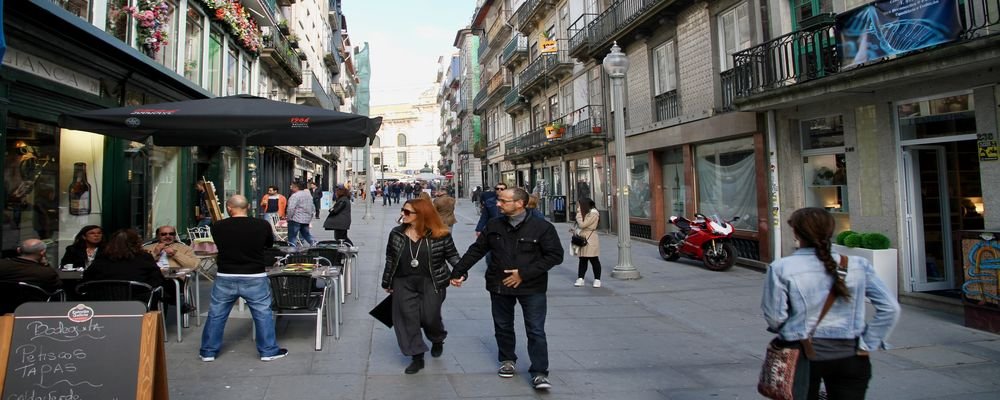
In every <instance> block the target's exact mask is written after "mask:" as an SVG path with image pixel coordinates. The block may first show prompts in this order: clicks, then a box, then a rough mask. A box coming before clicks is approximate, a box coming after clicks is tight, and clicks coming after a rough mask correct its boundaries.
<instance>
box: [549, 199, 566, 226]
mask: <svg viewBox="0 0 1000 400" xmlns="http://www.w3.org/2000/svg"><path fill="white" fill-rule="evenodd" d="M552 222H566V196H552Z"/></svg>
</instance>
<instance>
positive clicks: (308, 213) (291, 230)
mask: <svg viewBox="0 0 1000 400" xmlns="http://www.w3.org/2000/svg"><path fill="white" fill-rule="evenodd" d="M291 189H292V195H291V196H290V197H289V198H288V210H287V213H286V215H287V218H288V243H289V244H290V245H292V246H295V245H296V244H297V242H298V239H299V235H300V234H301V235H302V241H304V242H305V243H306V245H308V246H312V243H313V240H312V234H311V233H309V223H310V222H312V219H313V215H314V214H315V213H316V209H315V207H313V200H312V195H311V194H309V191H308V190H305V189H306V185H305V183H302V182H292V185H291Z"/></svg>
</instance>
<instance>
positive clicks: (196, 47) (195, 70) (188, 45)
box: [184, 3, 205, 85]
mask: <svg viewBox="0 0 1000 400" xmlns="http://www.w3.org/2000/svg"><path fill="white" fill-rule="evenodd" d="M202 18H203V17H202V15H201V13H199V12H198V11H197V7H195V5H194V4H193V3H188V11H187V22H186V23H185V36H184V77H185V78H187V79H188V80H190V81H191V82H194V83H196V84H198V85H201V56H202V40H203V39H204V36H203V35H204V33H205V30H204V28H203V27H202Z"/></svg>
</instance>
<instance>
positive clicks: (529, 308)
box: [451, 188, 563, 390]
mask: <svg viewBox="0 0 1000 400" xmlns="http://www.w3.org/2000/svg"><path fill="white" fill-rule="evenodd" d="M496 201H497V206H498V207H499V208H500V212H501V213H503V215H504V216H505V217H504V218H495V219H492V220H489V222H487V224H486V227H485V228H484V229H483V231H482V232H481V234H480V235H479V236H478V237H477V238H476V241H475V243H473V244H472V245H471V246H469V250H468V251H466V252H465V256H463V257H462V260H461V261H459V262H458V265H455V268H453V269H452V271H451V278H452V279H451V284H452V285H454V286H462V282H463V281H464V279H463V278H462V276H463V275H465V274H466V273H467V272H468V271H469V269H470V268H472V266H473V265H475V264H476V262H478V261H479V260H480V259H482V258H483V257H485V256H486V255H487V254H489V258H488V259H487V260H486V290H487V291H489V292H490V304H491V306H492V311H493V329H494V331H495V332H494V333H495V335H496V339H497V349H498V350H499V355H498V361H499V362H500V370H499V371H497V374H498V375H500V377H501V378H512V377H514V373H515V363H516V362H517V355H516V354H514V345H515V338H514V305H515V304H517V303H521V313H522V314H523V315H524V327H525V332H526V333H527V336H528V358H530V359H531V367H530V368H529V369H528V372H529V373H531V385H532V387H534V388H535V390H548V389H550V388H552V384H551V383H549V377H548V375H549V349H548V343H547V342H546V339H545V315H546V310H547V306H546V301H547V299H546V297H545V291H546V289H547V288H548V284H549V276H548V273H549V270H550V269H552V267H554V266H556V265H559V264H561V263H562V261H563V248H562V244H561V243H560V242H559V235H558V234H557V233H556V229H555V227H553V226H552V224H551V223H549V222H548V221H546V220H545V219H543V218H537V217H532V216H531V215H529V214H528V213H527V212H525V208H524V207H525V205H527V204H528V192H525V191H524V190H523V189H520V188H514V189H509V190H503V191H500V192H499V193H498V197H497V200H496Z"/></svg>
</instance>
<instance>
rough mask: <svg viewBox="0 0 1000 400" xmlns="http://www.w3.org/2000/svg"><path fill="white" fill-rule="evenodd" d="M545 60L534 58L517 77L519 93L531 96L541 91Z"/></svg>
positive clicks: (543, 58)
mask: <svg viewBox="0 0 1000 400" xmlns="http://www.w3.org/2000/svg"><path fill="white" fill-rule="evenodd" d="M545 59H546V57H545V56H540V57H538V58H535V60H534V61H532V62H531V64H528V67H527V68H525V69H524V71H521V74H520V75H518V78H519V79H518V80H519V81H520V82H521V93H525V94H531V93H534V92H536V91H538V90H540V89H541V83H542V81H543V80H544V78H545V74H544V72H545Z"/></svg>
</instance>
